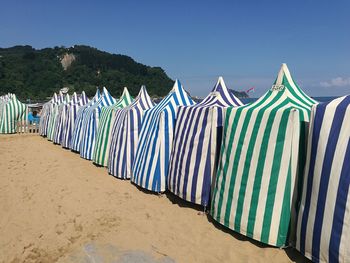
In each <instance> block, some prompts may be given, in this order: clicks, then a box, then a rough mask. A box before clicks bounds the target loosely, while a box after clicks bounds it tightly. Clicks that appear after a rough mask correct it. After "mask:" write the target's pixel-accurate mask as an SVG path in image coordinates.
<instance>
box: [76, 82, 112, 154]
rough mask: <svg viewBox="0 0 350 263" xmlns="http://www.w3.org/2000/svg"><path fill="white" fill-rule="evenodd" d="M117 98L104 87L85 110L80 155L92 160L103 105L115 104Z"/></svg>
mask: <svg viewBox="0 0 350 263" xmlns="http://www.w3.org/2000/svg"><path fill="white" fill-rule="evenodd" d="M115 102H116V100H115V99H114V98H113V97H112V96H111V95H110V94H109V92H108V91H107V89H106V88H103V91H102V94H101V97H100V98H99V100H98V101H97V102H96V103H95V104H93V105H91V106H90V107H88V108H87V109H86V110H85V111H84V115H83V122H82V135H83V136H82V140H81V144H80V156H81V157H83V158H84V159H88V160H91V159H92V153H93V152H94V149H95V141H96V133H97V127H98V125H99V120H100V116H101V109H102V108H103V107H107V106H111V105H113V104H115Z"/></svg>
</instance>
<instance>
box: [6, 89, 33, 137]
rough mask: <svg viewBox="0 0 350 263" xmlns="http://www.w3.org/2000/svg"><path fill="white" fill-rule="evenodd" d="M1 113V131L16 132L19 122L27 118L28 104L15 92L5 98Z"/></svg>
mask: <svg viewBox="0 0 350 263" xmlns="http://www.w3.org/2000/svg"><path fill="white" fill-rule="evenodd" d="M1 108H2V109H1V115H0V133H2V134H9V133H16V129H17V122H18V121H23V122H24V121H26V120H27V106H26V105H25V104H24V103H22V102H20V101H19V100H18V99H17V97H16V95H15V94H10V95H8V97H6V98H4V101H3V105H2V107H1Z"/></svg>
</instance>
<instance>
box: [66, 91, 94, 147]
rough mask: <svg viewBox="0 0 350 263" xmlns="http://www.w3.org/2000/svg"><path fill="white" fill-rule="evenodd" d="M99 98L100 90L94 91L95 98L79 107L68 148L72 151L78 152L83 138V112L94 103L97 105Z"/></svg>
mask: <svg viewBox="0 0 350 263" xmlns="http://www.w3.org/2000/svg"><path fill="white" fill-rule="evenodd" d="M100 98H101V93H100V90H99V89H97V90H96V94H95V96H94V97H93V98H92V99H91V100H90V101H89V102H88V103H86V104H85V105H84V106H81V107H79V110H78V112H77V116H76V119H75V122H74V128H73V133H72V139H71V141H70V145H69V148H70V149H71V150H72V151H75V152H79V151H80V144H81V140H82V138H83V129H82V128H83V118H84V113H85V111H86V110H87V109H88V108H89V107H92V106H93V105H94V104H95V103H97V102H98V101H99V100H100Z"/></svg>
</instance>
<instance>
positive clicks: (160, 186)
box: [131, 80, 194, 192]
mask: <svg viewBox="0 0 350 263" xmlns="http://www.w3.org/2000/svg"><path fill="white" fill-rule="evenodd" d="M192 104H194V102H193V100H192V99H191V97H190V96H189V95H188V94H187V92H186V91H185V90H184V89H183V88H182V85H181V83H180V82H179V81H178V80H176V81H175V84H174V87H173V89H172V90H171V91H170V93H169V94H168V95H167V96H166V97H165V98H164V99H163V100H162V101H161V102H160V103H159V104H158V105H157V106H155V107H153V108H152V109H149V110H147V111H146V112H145V115H144V118H143V120H142V125H141V132H140V140H139V142H138V146H137V150H136V155H135V162H134V165H133V176H132V177H131V181H132V182H133V183H135V184H137V185H139V186H141V187H143V188H145V189H148V190H150V191H154V192H164V191H165V190H166V188H167V185H166V184H167V175H168V168H169V159H170V153H171V148H172V144H173V136H174V128H175V122H176V112H177V107H178V106H181V105H192Z"/></svg>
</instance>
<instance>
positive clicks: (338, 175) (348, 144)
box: [296, 95, 350, 262]
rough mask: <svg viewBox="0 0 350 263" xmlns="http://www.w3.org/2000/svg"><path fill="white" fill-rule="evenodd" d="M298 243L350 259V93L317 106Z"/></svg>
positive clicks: (325, 258) (321, 256) (311, 254)
mask: <svg viewBox="0 0 350 263" xmlns="http://www.w3.org/2000/svg"><path fill="white" fill-rule="evenodd" d="M304 175H305V176H304V184H303V193H302V198H301V205H300V210H299V215H298V227H297V242H296V248H297V249H298V250H299V251H300V252H301V253H302V254H304V255H305V256H306V257H308V258H309V259H311V260H312V261H314V262H350V249H349V248H350V246H349V244H350V192H349V187H350V95H349V96H345V97H341V98H338V99H335V100H333V101H331V102H328V103H322V104H318V105H317V106H314V107H313V108H312V114H311V120H310V133H309V143H308V151H307V162H306V167H305V174H304Z"/></svg>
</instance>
